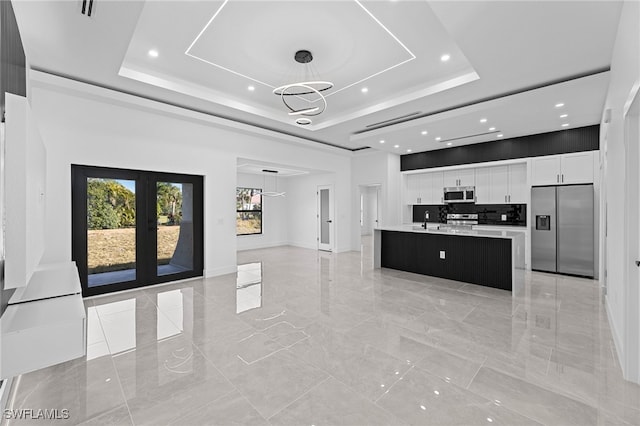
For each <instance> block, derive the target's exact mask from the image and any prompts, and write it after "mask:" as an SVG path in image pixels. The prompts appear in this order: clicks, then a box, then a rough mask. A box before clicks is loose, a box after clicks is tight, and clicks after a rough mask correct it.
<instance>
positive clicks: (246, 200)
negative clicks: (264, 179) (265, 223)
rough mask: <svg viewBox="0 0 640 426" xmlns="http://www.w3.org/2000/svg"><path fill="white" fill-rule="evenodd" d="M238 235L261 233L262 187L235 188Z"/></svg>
mask: <svg viewBox="0 0 640 426" xmlns="http://www.w3.org/2000/svg"><path fill="white" fill-rule="evenodd" d="M236 210H237V213H236V230H237V234H238V235H253V234H262V189H260V188H236Z"/></svg>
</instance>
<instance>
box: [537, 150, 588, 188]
mask: <svg viewBox="0 0 640 426" xmlns="http://www.w3.org/2000/svg"><path fill="white" fill-rule="evenodd" d="M531 180H532V181H531V184H532V185H562V184H565V185H566V184H574V183H593V151H588V152H578V153H575V154H563V155H553V156H547V157H537V158H533V159H532V160H531Z"/></svg>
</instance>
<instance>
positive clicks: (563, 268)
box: [531, 185, 594, 277]
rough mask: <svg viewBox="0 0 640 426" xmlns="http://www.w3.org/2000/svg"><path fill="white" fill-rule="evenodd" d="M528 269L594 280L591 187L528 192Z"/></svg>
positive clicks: (534, 189)
mask: <svg viewBox="0 0 640 426" xmlns="http://www.w3.org/2000/svg"><path fill="white" fill-rule="evenodd" d="M531 216H532V219H533V220H532V224H531V264H532V265H531V266H532V269H534V270H537V271H545V272H558V273H562V274H570V275H579V276H586V277H593V276H594V230H593V185H563V186H540V187H533V188H531Z"/></svg>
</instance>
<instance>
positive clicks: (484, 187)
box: [476, 167, 491, 204]
mask: <svg viewBox="0 0 640 426" xmlns="http://www.w3.org/2000/svg"><path fill="white" fill-rule="evenodd" d="M490 169H491V167H480V168H477V169H476V204H491V173H490Z"/></svg>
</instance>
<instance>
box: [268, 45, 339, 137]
mask: <svg viewBox="0 0 640 426" xmlns="http://www.w3.org/2000/svg"><path fill="white" fill-rule="evenodd" d="M294 59H295V60H296V62H298V63H300V64H309V63H310V62H311V61H312V60H313V55H312V54H311V52H309V51H308V50H298V51H297V52H296V54H295V56H294ZM332 87H333V83H331V82H330V81H320V80H312V81H301V82H298V83H289V84H284V85H282V86H280V87H276V88H275V89H273V93H274V94H275V95H278V96H280V100H282V103H283V104H284V105H285V106H286V107H287V109H288V110H289V115H290V116H293V117H296V116H297V117H298V118H297V119H296V123H297V124H299V125H301V126H305V125H308V124H311V123H312V121H311V119H309V118H306V117H314V116H316V115H320V114H322V113H323V112H324V111H325V110H326V109H327V100H326V99H325V97H324V95H323V94H322V92H325V91H327V90H329V89H331V88H332ZM309 95H311V96H317V98H316V99H315V100H313V101H312V100H309V99H307V98H305V96H309ZM290 96H295V97H298V98H301V99H304V100H306V101H308V102H310V103H317V102H321V105H316V106H310V107H307V108H296V107H294V105H293V104H292V102H291V101H287V99H288V97H290Z"/></svg>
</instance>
